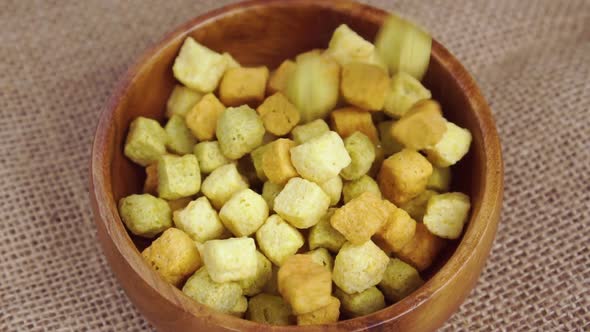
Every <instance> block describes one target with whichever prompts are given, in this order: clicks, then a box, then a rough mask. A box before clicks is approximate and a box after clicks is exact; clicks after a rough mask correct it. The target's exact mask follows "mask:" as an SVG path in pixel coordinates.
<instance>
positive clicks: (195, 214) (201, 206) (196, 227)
mask: <svg viewBox="0 0 590 332" xmlns="http://www.w3.org/2000/svg"><path fill="white" fill-rule="evenodd" d="M173 219H174V225H175V226H176V227H177V228H178V229H180V230H182V231H184V232H185V233H186V234H187V235H188V236H190V237H191V238H192V239H193V240H195V241H198V242H201V243H203V242H205V241H208V240H213V239H218V238H220V237H221V235H222V234H223V232H224V231H225V227H223V224H222V223H221V220H220V219H219V216H218V215H217V211H215V209H214V208H213V207H212V206H211V203H209V200H208V199H207V197H199V198H197V199H196V200H194V201H191V202H190V203H188V205H187V206H186V207H185V208H184V209H182V210H180V211H175V212H174V214H173Z"/></svg>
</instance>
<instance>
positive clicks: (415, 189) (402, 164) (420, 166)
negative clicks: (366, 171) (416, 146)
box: [377, 149, 432, 205]
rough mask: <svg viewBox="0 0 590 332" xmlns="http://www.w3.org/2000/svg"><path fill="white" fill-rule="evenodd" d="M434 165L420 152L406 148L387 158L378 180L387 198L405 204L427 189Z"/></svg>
mask: <svg viewBox="0 0 590 332" xmlns="http://www.w3.org/2000/svg"><path fill="white" fill-rule="evenodd" d="M430 175H432V165H431V164H430V163H429V162H428V160H426V158H424V157H423V156H422V155H421V154H420V153H418V152H416V151H414V150H409V149H404V150H402V151H400V152H398V153H396V154H394V155H392V156H391V157H389V158H387V159H385V161H384V162H383V165H382V166H381V170H380V171H379V175H378V176H377V181H378V183H379V189H381V193H382V194H383V196H384V197H385V198H387V199H388V200H390V201H391V202H393V203H394V204H398V205H399V204H403V203H406V202H408V201H409V200H411V199H412V198H414V197H416V196H418V195H420V193H422V192H423V191H424V190H426V184H427V183H428V178H430Z"/></svg>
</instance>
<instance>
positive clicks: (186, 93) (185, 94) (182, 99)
mask: <svg viewBox="0 0 590 332" xmlns="http://www.w3.org/2000/svg"><path fill="white" fill-rule="evenodd" d="M202 97H203V95H202V94H201V93H199V92H198V91H195V90H191V89H189V88H187V87H186V86H182V85H180V84H176V86H175V87H174V90H172V93H171V94H170V97H169V98H168V102H167V103H166V116H167V117H169V118H171V117H172V116H173V115H180V116H181V117H184V116H185V115H186V113H188V111H190V110H191V108H193V106H195V105H196V104H197V103H198V102H199V100H201V98H202Z"/></svg>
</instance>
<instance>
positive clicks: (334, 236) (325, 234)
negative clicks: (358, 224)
mask: <svg viewBox="0 0 590 332" xmlns="http://www.w3.org/2000/svg"><path fill="white" fill-rule="evenodd" d="M334 211H336V209H335V208H331V209H329V210H328V212H327V213H326V214H325V215H324V216H323V217H322V219H320V221H319V222H318V223H317V224H315V225H314V226H313V227H312V228H311V229H310V231H309V249H312V250H313V249H316V248H326V249H328V250H330V251H331V252H333V253H337V252H338V250H340V248H341V247H342V245H343V244H344V243H345V242H346V238H345V237H344V235H342V234H341V233H340V232H338V231H337V230H336V229H335V228H334V227H332V225H331V224H330V218H331V217H332V215H333V214H334Z"/></svg>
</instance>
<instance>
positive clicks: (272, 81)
mask: <svg viewBox="0 0 590 332" xmlns="http://www.w3.org/2000/svg"><path fill="white" fill-rule="evenodd" d="M295 67H296V65H295V62H293V61H291V60H285V61H283V63H281V65H280V66H279V67H278V68H277V69H275V70H274V71H273V72H272V73H271V74H270V78H269V79H268V87H267V88H266V90H267V91H268V94H273V93H277V92H279V91H280V92H284V91H285V88H286V87H287V82H288V81H289V77H290V76H291V74H293V71H295Z"/></svg>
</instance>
